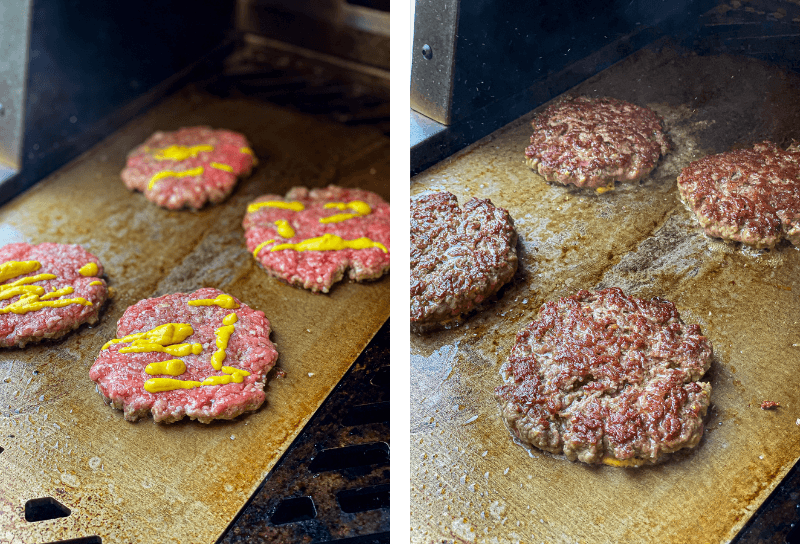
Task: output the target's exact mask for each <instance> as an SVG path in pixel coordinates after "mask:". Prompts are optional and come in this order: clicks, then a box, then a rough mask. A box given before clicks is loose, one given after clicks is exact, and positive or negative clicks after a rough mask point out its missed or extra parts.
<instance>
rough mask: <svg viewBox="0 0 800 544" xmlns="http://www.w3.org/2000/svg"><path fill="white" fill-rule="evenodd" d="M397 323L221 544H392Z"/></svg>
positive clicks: (383, 332) (314, 421)
mask: <svg viewBox="0 0 800 544" xmlns="http://www.w3.org/2000/svg"><path fill="white" fill-rule="evenodd" d="M388 375H389V322H388V321H387V322H386V323H385V324H384V325H383V327H382V328H381V330H380V331H379V332H378V334H377V335H376V336H375V338H373V340H372V342H371V343H370V344H369V346H368V347H367V349H366V350H364V352H363V353H362V354H361V355H360V356H359V358H358V359H357V360H356V362H355V363H354V364H353V366H352V367H351V368H350V370H349V371H348V372H347V374H346V375H345V376H344V378H343V379H342V381H341V382H340V383H339V384H338V385H337V386H336V388H335V389H334V391H333V392H332V393H331V395H330V396H329V397H328V398H327V399H326V400H325V402H324V403H323V405H322V406H321V407H320V409H319V410H318V411H317V413H316V414H314V416H313V417H312V419H311V421H309V423H308V425H307V426H306V428H305V429H304V430H303V432H302V433H301V435H300V436H299V437H298V438H297V439H296V440H295V441H294V442H293V443H292V445H291V446H290V447H289V449H288V450H287V451H286V453H285V454H284V455H283V457H282V458H281V459H280V461H278V463H277V464H276V465H275V467H274V468H273V470H272V471H271V472H270V473H269V474H268V475H267V477H266V479H265V480H264V482H263V483H262V484H261V486H260V487H259V489H258V491H257V492H256V493H255V494H254V495H253V497H252V498H251V499H250V501H249V502H248V503H247V505H246V506H245V507H244V508H243V509H242V512H240V514H239V516H237V518H236V519H235V520H234V521H233V523H232V524H231V526H230V527H229V528H228V530H227V531H226V532H225V534H223V535H222V537H221V538H220V540H219V544H244V543H258V542H270V543H275V542H278V543H280V542H286V543H289V542H308V543H316V542H336V543H337V544H388V542H389V380H388Z"/></svg>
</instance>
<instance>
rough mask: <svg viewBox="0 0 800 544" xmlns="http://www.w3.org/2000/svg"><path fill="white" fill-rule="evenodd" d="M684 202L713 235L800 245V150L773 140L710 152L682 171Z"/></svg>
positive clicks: (757, 243) (752, 242)
mask: <svg viewBox="0 0 800 544" xmlns="http://www.w3.org/2000/svg"><path fill="white" fill-rule="evenodd" d="M678 190H679V192H680V195H681V199H682V200H683V202H684V204H686V206H687V207H688V208H689V210H691V211H692V212H693V213H694V215H695V217H696V218H697V220H698V222H699V223H700V225H701V226H702V227H703V230H704V231H705V233H706V234H708V235H709V236H716V237H719V238H723V239H725V240H732V241H736V242H742V243H745V244H749V245H752V246H755V247H757V248H768V247H774V246H775V245H776V244H777V243H778V242H779V241H780V240H781V239H783V238H786V239H788V240H789V241H790V242H791V243H792V244H793V245H795V246H800V150H798V149H796V148H793V147H790V148H789V149H787V150H783V149H781V148H780V147H778V146H777V145H776V144H775V143H773V142H768V141H767V142H762V143H759V144H756V145H755V146H754V147H753V148H752V149H738V150H735V151H728V152H726V153H719V154H717V155H709V156H707V157H703V158H702V159H700V160H697V161H694V162H692V163H691V164H689V166H687V167H686V168H684V169H683V171H682V172H681V174H680V176H678Z"/></svg>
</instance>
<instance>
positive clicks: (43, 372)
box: [0, 88, 389, 543]
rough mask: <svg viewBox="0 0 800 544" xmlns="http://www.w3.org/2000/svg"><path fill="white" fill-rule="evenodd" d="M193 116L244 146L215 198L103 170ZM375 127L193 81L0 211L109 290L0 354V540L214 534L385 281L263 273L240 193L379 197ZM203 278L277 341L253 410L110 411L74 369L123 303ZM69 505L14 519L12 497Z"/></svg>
mask: <svg viewBox="0 0 800 544" xmlns="http://www.w3.org/2000/svg"><path fill="white" fill-rule="evenodd" d="M196 124H207V125H210V126H212V127H219V128H228V129H231V130H236V131H240V132H242V133H244V134H245V135H247V137H248V138H249V140H250V142H251V143H252V147H253V149H254V150H255V153H256V155H257V156H258V159H259V165H258V166H257V167H256V168H255V170H254V172H253V174H252V175H251V177H249V178H246V179H244V180H242V181H240V182H239V185H238V186H237V188H236V189H235V190H234V193H233V194H232V196H231V197H230V198H229V199H228V200H227V201H225V202H224V203H222V204H219V205H216V206H211V207H207V208H205V209H203V210H201V211H199V212H191V211H167V210H164V209H161V208H158V207H156V206H154V205H152V204H150V203H149V202H148V201H146V200H145V199H144V197H143V196H142V194H141V193H131V192H129V191H128V190H127V189H125V187H124V185H123V184H122V181H121V180H120V179H119V172H120V170H121V169H122V167H123V166H124V164H125V156H126V154H127V152H128V151H129V150H131V149H132V148H133V147H135V146H136V145H138V144H139V143H141V142H143V141H144V140H145V139H146V138H147V137H148V136H149V135H150V134H151V133H152V132H154V131H156V130H175V129H177V128H179V127H181V126H191V125H196ZM388 147H389V146H388V138H386V137H385V136H383V135H382V134H381V133H380V132H377V131H374V130H373V129H371V128H353V127H347V126H342V125H339V124H335V123H331V122H328V121H325V120H321V119H319V118H315V117H313V116H308V115H303V114H299V113H295V112H292V111H289V110H287V109H282V108H278V107H276V106H272V105H269V104H265V103H261V102H256V101H250V100H246V99H239V100H227V99H219V98H216V97H214V96H211V95H208V94H206V93H203V92H200V91H197V90H194V89H192V88H187V89H184V90H183V91H181V92H179V93H177V94H176V95H174V96H172V97H170V98H168V99H166V100H164V101H163V102H162V103H160V104H159V105H158V106H156V107H155V108H153V109H152V110H151V111H149V112H148V113H147V114H146V115H144V116H142V117H141V118H139V119H137V120H135V121H134V122H132V123H130V124H129V125H128V126H126V127H124V128H123V129H122V130H120V131H118V132H117V133H116V134H114V135H113V136H111V137H110V138H108V139H107V140H105V141H104V142H102V143H101V144H99V145H97V146H96V147H95V148H93V149H92V150H90V151H89V152H88V153H86V154H85V155H83V156H82V157H80V158H79V159H78V160H76V161H74V162H72V163H71V164H69V165H67V166H65V167H64V168H62V169H61V170H60V171H58V172H56V173H55V174H53V175H51V176H49V177H48V178H47V179H46V180H44V181H43V182H42V183H40V184H38V185H37V186H35V187H34V188H33V189H31V190H29V191H28V192H27V193H25V194H23V195H21V196H20V197H18V198H17V199H15V200H14V201H12V202H11V203H9V204H8V205H6V206H5V207H4V208H2V209H0V236H2V237H3V240H2V242H3V243H7V242H8V241H20V240H21V241H28V242H31V243H40V242H45V241H48V242H62V243H79V244H82V245H84V246H85V247H86V248H87V249H88V250H89V251H91V252H93V253H94V254H96V255H97V256H98V257H99V258H100V260H101V261H102V262H103V264H104V265H105V269H106V276H107V278H108V282H109V285H110V286H111V288H112V289H113V290H114V292H115V295H114V297H113V299H112V300H111V302H110V304H109V305H108V307H107V308H105V310H104V311H103V313H102V315H101V319H100V322H99V324H98V325H96V326H95V327H91V328H89V327H83V328H81V329H79V330H78V331H77V332H76V333H74V334H70V335H69V336H67V337H66V338H65V339H63V340H61V341H58V342H45V343H42V344H38V345H30V346H29V347H26V348H25V349H5V350H2V351H0V448H2V452H0V542H26V543H31V542H49V541H53V540H57V539H66V538H77V537H86V536H91V535H98V536H100V537H101V538H102V541H103V542H104V543H112V542H159V543H161V542H214V541H215V540H216V539H217V538H218V537H219V535H220V534H222V532H223V531H224V530H225V528H226V527H227V525H228V524H229V523H230V522H231V520H232V519H233V518H234V516H235V515H236V513H237V512H238V511H239V509H240V508H241V507H242V506H243V505H244V504H245V502H246V501H247V499H248V498H249V497H250V496H251V494H252V493H253V492H254V491H255V489H256V487H257V486H258V485H259V484H260V482H261V481H262V479H263V478H264V476H265V475H266V473H267V472H268V471H269V469H270V468H271V467H272V466H273V465H274V464H275V462H276V461H277V460H278V459H279V457H280V456H281V454H282V452H283V451H284V450H285V449H286V448H287V447H288V446H289V444H290V443H291V441H292V440H293V439H294V437H295V436H296V435H297V434H298V433H299V432H300V431H301V430H302V428H303V426H304V424H305V423H306V422H307V421H308V419H309V418H310V417H311V415H312V414H313V412H314V411H315V410H316V409H317V407H318V406H319V405H320V404H321V403H322V401H323V400H324V399H325V397H326V396H327V395H328V393H329V392H330V391H331V390H332V389H333V387H334V386H335V385H336V383H337V382H338V381H339V380H340V378H341V377H342V376H343V375H344V373H345V372H346V371H347V369H348V368H349V367H350V365H351V364H352V363H353V361H354V360H355V359H356V357H357V356H358V354H359V353H360V352H361V351H362V349H363V348H364V346H365V345H366V344H367V343H368V342H369V340H370V339H371V338H372V336H373V335H374V334H375V332H376V331H377V330H378V329H379V328H380V326H381V325H382V324H383V323H384V322H385V320H386V319H387V317H388V314H389V307H388V299H389V297H388V295H389V278H388V276H385V277H384V278H382V279H380V280H378V281H375V282H368V283H364V284H352V283H343V284H337V285H336V286H334V288H333V289H332V291H331V293H330V294H329V295H322V294H314V293H311V292H309V291H306V290H303V289H298V288H294V287H290V286H288V285H286V284H284V283H282V282H280V281H278V280H275V279H273V278H271V277H270V276H268V275H267V274H266V273H265V272H264V271H263V270H261V269H260V268H259V267H258V266H257V265H256V263H255V260H254V259H253V258H252V256H251V255H250V254H249V253H248V251H247V249H246V247H245V243H244V234H243V230H242V228H241V222H242V218H243V216H244V213H245V208H246V206H247V203H248V202H249V201H251V200H252V199H253V198H255V197H256V196H258V195H261V194H264V193H266V192H270V193H277V194H284V193H285V192H286V191H287V190H288V189H289V188H291V187H292V186H294V185H307V186H313V187H318V186H325V185H327V184H329V183H336V184H339V185H343V186H348V187H362V188H365V189H371V190H374V191H376V192H378V193H379V194H381V195H382V196H383V197H384V198H385V199H387V200H388V197H389V194H388V192H389V187H388V185H389V184H388V178H389V172H388V165H389V160H388ZM204 286H208V287H216V288H218V289H221V290H223V291H225V292H227V293H230V294H232V295H234V296H236V297H238V298H240V299H241V300H242V301H243V302H245V303H246V304H248V305H249V306H250V307H252V308H254V309H258V310H262V311H263V312H264V313H265V314H266V316H267V318H268V319H269V320H270V322H271V324H272V330H273V332H272V335H271V339H272V341H273V342H275V343H276V345H277V349H278V352H279V354H280V356H279V359H278V362H277V367H278V368H279V369H282V370H283V371H284V372H285V377H280V375H279V374H280V373H279V372H276V371H275V370H273V371H272V372H271V374H270V381H269V383H268V385H267V387H266V397H267V400H266V402H265V404H264V405H263V406H262V407H261V408H260V409H259V410H258V411H256V412H254V413H252V414H250V415H245V416H242V417H239V418H237V419H236V420H234V421H227V422H214V423H212V424H210V425H204V424H201V423H198V422H195V421H188V420H184V421H182V422H179V423H175V424H171V425H157V424H154V423H153V421H152V419H145V420H140V421H139V422H137V423H128V422H126V421H125V420H124V419H123V417H122V413H121V412H120V411H117V410H114V409H112V408H110V407H107V406H105V405H104V404H103V401H102V398H101V397H100V395H99V394H98V393H97V392H96V391H95V387H94V383H93V382H92V381H91V380H89V368H90V367H91V365H92V363H93V362H94V360H95V357H96V355H97V353H98V351H99V350H100V348H101V346H102V345H103V344H104V343H105V342H106V341H107V340H108V339H110V338H113V337H114V336H115V331H116V322H117V320H118V319H119V317H120V316H121V315H122V313H123V311H124V310H125V309H126V308H127V307H128V306H130V305H131V304H133V303H135V302H137V301H139V300H141V299H144V298H148V297H153V296H158V295H162V294H167V293H173V292H188V291H193V290H195V289H198V288H200V287H204ZM42 497H52V498H54V499H56V500H57V501H59V502H60V503H61V504H63V505H64V506H66V507H68V508H69V509H70V510H71V511H72V513H71V515H70V516H68V517H65V518H59V519H54V520H49V521H39V522H26V521H25V519H24V512H23V508H24V505H25V503H26V501H28V500H30V499H37V498H42Z"/></svg>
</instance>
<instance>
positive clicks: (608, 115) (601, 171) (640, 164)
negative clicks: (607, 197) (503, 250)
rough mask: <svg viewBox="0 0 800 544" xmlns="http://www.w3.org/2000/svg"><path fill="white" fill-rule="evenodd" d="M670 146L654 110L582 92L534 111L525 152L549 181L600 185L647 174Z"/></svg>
mask: <svg viewBox="0 0 800 544" xmlns="http://www.w3.org/2000/svg"><path fill="white" fill-rule="evenodd" d="M669 146H670V144H669V140H668V139H667V136H666V135H665V134H664V131H663V129H662V127H661V118H660V117H659V116H658V115H657V114H656V113H655V112H653V111H652V110H650V109H648V108H643V107H641V106H636V105H635V104H630V103H628V102H623V101H622V100H617V99H615V98H587V97H583V96H579V97H576V98H568V99H566V100H562V101H560V102H558V103H555V104H551V105H550V106H548V107H547V108H545V110H544V111H543V112H542V113H540V114H539V115H537V116H536V118H535V119H534V120H533V135H532V136H531V145H529V146H528V148H527V149H526V150H525V157H526V162H527V163H528V165H529V166H530V167H531V168H533V169H535V170H536V171H537V172H538V173H539V175H541V176H542V177H544V179H546V180H547V181H556V182H558V183H562V184H564V185H568V184H573V185H577V186H578V187H601V186H607V185H609V184H610V183H613V182H614V181H636V180H639V179H641V178H643V177H645V176H647V175H648V174H649V173H650V172H651V171H652V170H653V169H654V168H655V166H656V163H657V162H658V158H659V156H660V155H661V154H664V153H666V152H667V151H668V150H669Z"/></svg>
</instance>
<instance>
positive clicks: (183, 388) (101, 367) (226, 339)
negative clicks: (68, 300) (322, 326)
mask: <svg viewBox="0 0 800 544" xmlns="http://www.w3.org/2000/svg"><path fill="white" fill-rule="evenodd" d="M269 333H270V325H269V321H268V320H267V318H266V317H264V313H263V312H260V311H256V310H252V309H251V308H248V307H247V306H246V305H245V304H242V303H241V302H240V301H239V300H237V299H236V298H234V297H231V296H230V295H226V294H224V293H223V292H222V291H218V290H217V289H211V288H203V289H199V290H197V291H195V292H194V293H191V294H185V293H178V294H173V295H165V296H162V297H159V298H151V299H147V300H142V301H140V302H137V303H136V304H134V305H133V306H131V307H129V308H128V309H127V310H125V313H124V314H123V315H122V317H121V318H120V320H119V322H118V323H117V338H116V339H114V340H111V341H109V342H107V343H106V344H105V345H104V346H103V348H102V349H101V350H100V354H99V355H98V356H97V360H96V361H95V363H94V365H92V368H91V370H90V371H89V377H90V378H91V379H92V380H93V381H95V382H96V383H97V390H98V391H99V392H100V394H101V395H102V396H103V399H104V400H105V402H106V404H110V405H112V406H114V408H117V409H120V410H124V412H125V419H127V420H128V421H136V420H137V419H139V418H140V417H144V416H146V415H147V412H152V414H153V419H154V420H155V421H157V422H163V423H171V422H173V421H178V420H179V419H181V418H183V417H184V416H188V417H189V418H191V419H197V420H199V421H201V422H203V423H208V422H210V421H212V420H214V419H232V418H234V417H236V416H238V415H239V414H241V413H242V412H245V411H248V410H256V409H257V408H258V407H259V406H261V404H262V403H263V402H264V384H265V383H266V378H267V373H268V372H269V371H270V369H271V368H272V367H273V366H274V365H275V361H276V359H277V358H278V352H277V351H276V350H275V346H273V344H272V342H270V340H269Z"/></svg>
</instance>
